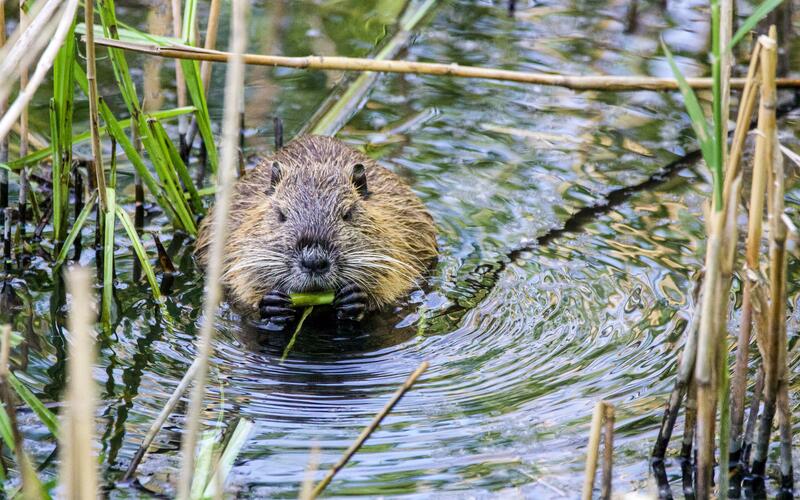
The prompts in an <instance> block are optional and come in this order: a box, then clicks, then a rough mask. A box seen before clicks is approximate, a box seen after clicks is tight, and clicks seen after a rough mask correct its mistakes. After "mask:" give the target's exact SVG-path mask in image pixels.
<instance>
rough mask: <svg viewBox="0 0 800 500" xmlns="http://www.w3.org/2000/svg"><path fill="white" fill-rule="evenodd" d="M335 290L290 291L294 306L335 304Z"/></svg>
mask: <svg viewBox="0 0 800 500" xmlns="http://www.w3.org/2000/svg"><path fill="white" fill-rule="evenodd" d="M334 295H335V294H334V293H333V292H307V293H290V294H289V298H290V299H292V307H308V306H327V305H329V304H333V299H334Z"/></svg>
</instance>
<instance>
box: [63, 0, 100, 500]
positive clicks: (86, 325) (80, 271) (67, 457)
mask: <svg viewBox="0 0 800 500" xmlns="http://www.w3.org/2000/svg"><path fill="white" fill-rule="evenodd" d="M87 3H90V2H87ZM67 288H68V290H69V293H70V295H72V304H71V307H70V314H69V330H70V334H71V341H72V342H71V344H70V349H69V353H70V356H69V358H68V359H67V371H68V375H69V377H68V380H67V393H66V412H65V414H64V415H63V417H62V424H61V425H62V427H63V429H64V432H62V433H61V443H60V446H59V450H60V453H61V471H60V472H61V473H60V476H61V487H62V488H63V490H64V494H65V496H66V498H71V499H80V500H93V499H95V498H97V493H98V491H97V457H96V456H95V454H94V451H93V441H94V422H95V390H94V380H93V378H92V366H93V365H94V334H93V329H92V325H93V324H94V313H93V312H92V303H93V302H94V300H93V299H92V297H91V279H90V277H89V272H88V271H87V270H86V269H84V268H81V267H73V268H72V269H71V270H70V272H69V273H68V274H67Z"/></svg>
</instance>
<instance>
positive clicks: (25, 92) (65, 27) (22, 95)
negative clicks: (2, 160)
mask: <svg viewBox="0 0 800 500" xmlns="http://www.w3.org/2000/svg"><path fill="white" fill-rule="evenodd" d="M66 1H67V3H66V5H65V6H64V7H63V9H62V10H61V13H60V16H59V18H58V19H59V21H58V25H57V27H56V30H55V33H54V34H53V36H52V38H51V39H50V43H49V44H48V45H47V47H46V48H45V49H44V52H43V53H42V56H41V57H40V58H39V61H38V62H37V64H36V69H34V72H33V75H31V78H30V81H29V82H28V85H26V86H25V87H24V88H22V89H20V91H19V94H18V95H17V98H16V99H15V100H14V102H13V103H12V104H11V106H10V107H9V108H8V110H7V111H6V113H5V114H4V115H3V116H2V117H0V141H1V140H3V138H5V137H6V135H8V133H9V131H10V130H11V127H12V126H13V124H14V123H15V122H16V121H17V119H18V118H19V116H20V115H21V114H22V112H23V110H24V109H25V108H26V107H27V106H28V103H29V102H30V101H31V99H33V95H34V93H35V92H36V90H37V89H38V88H39V86H40V85H41V84H42V82H43V81H44V78H45V76H46V75H47V73H48V71H49V70H50V68H51V67H52V66H53V63H54V62H55V59H56V55H57V54H58V51H59V49H60V48H61V45H62V44H63V43H64V39H65V38H66V37H67V33H68V32H69V31H70V28H71V27H72V24H73V20H74V17H75V11H76V10H77V8H78V0H66ZM0 74H2V73H0ZM6 74H8V73H6Z"/></svg>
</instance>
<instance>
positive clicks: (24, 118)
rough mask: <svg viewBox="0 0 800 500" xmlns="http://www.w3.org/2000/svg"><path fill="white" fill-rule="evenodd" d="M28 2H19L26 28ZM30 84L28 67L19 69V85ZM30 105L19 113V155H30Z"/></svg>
mask: <svg viewBox="0 0 800 500" xmlns="http://www.w3.org/2000/svg"><path fill="white" fill-rule="evenodd" d="M28 22H29V21H28V2H26V1H25V0H21V1H20V3H19V26H20V29H22V30H25V29H26V28H27V27H28ZM27 85H28V68H27V66H26V67H22V68H20V69H19V86H20V88H25V87H26V86H27ZM28 123H29V120H28V107H27V106H25V107H24V108H23V110H22V113H20V115H19V157H20V158H23V157H25V156H27V155H28V128H29V127H28Z"/></svg>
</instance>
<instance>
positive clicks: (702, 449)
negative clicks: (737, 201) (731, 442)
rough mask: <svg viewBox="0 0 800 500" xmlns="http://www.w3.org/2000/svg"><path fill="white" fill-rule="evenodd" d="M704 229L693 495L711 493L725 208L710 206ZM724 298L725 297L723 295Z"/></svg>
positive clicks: (695, 371) (704, 496)
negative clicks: (705, 233)
mask: <svg viewBox="0 0 800 500" xmlns="http://www.w3.org/2000/svg"><path fill="white" fill-rule="evenodd" d="M709 218H710V221H709V223H708V224H707V226H708V229H707V230H706V232H707V234H708V235H709V238H708V243H707V247H706V258H705V279H704V281H703V290H702V293H701V306H700V307H701V312H700V330H699V332H698V342H697V361H696V364H695V370H694V378H695V382H696V384H697V429H696V432H697V438H696V440H697V496H698V497H699V498H708V497H709V495H710V493H711V487H712V475H713V466H714V432H715V426H716V413H717V383H718V373H717V370H716V365H717V361H718V348H719V342H718V338H719V331H720V325H719V320H720V311H719V305H720V301H719V300H718V296H719V295H720V294H721V293H722V288H723V287H722V273H721V271H722V269H721V265H720V262H721V259H722V257H723V255H724V254H723V249H722V245H723V241H722V238H723V236H722V233H723V231H724V228H725V220H726V218H725V210H724V209H722V210H715V209H713V208H712V209H711V213H710V214H709ZM726 298H727V297H726Z"/></svg>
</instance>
